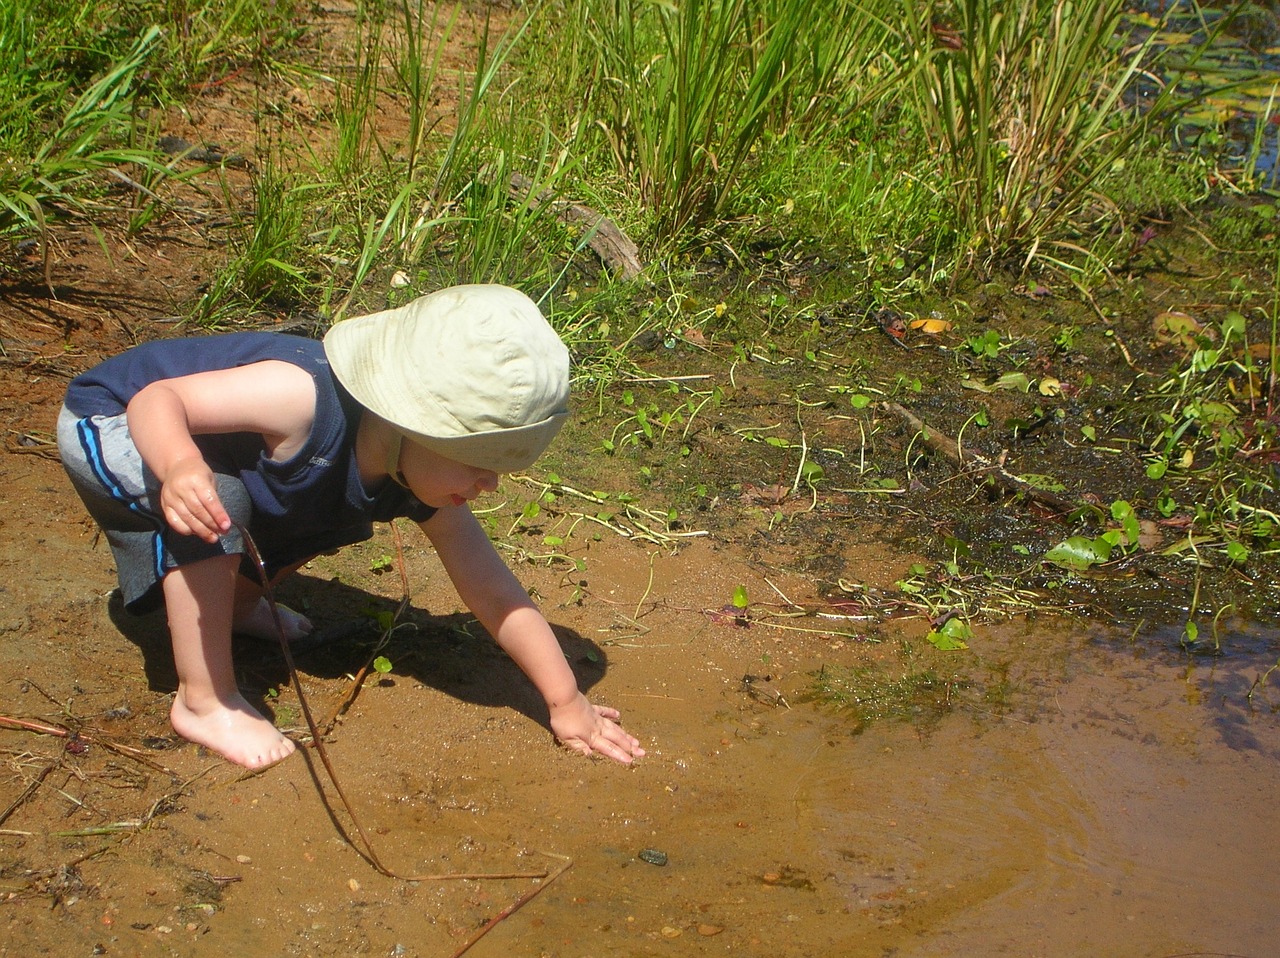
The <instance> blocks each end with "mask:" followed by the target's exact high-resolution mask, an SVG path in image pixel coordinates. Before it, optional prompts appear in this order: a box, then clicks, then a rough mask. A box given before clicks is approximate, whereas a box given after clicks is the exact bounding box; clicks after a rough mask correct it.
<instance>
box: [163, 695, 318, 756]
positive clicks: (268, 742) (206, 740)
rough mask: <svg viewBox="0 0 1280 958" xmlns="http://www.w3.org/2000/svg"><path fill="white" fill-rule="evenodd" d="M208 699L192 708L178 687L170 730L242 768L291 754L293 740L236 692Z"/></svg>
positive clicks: (170, 714) (171, 711) (171, 713)
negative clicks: (204, 703) (200, 705)
mask: <svg viewBox="0 0 1280 958" xmlns="http://www.w3.org/2000/svg"><path fill="white" fill-rule="evenodd" d="M210 702H211V705H209V706H208V707H201V708H199V709H198V710H197V709H193V708H191V707H190V706H188V705H187V703H186V702H185V701H184V699H183V694H182V689H179V690H178V694H177V695H176V696H175V697H174V700H173V707H172V708H171V709H170V710H169V721H170V722H171V723H172V725H173V730H174V731H175V732H177V733H178V734H179V735H181V736H182V737H183V738H185V739H187V740H188V741H190V742H195V743H196V744H197V745H203V746H204V747H205V748H207V749H211V750H212V751H214V752H217V753H218V754H219V755H221V756H222V757H223V758H225V759H226V760H227V761H229V762H235V764H237V765H243V766H244V767H245V768H265V767H266V766H268V765H274V764H275V763H276V762H279V761H280V760H281V759H285V758H288V757H289V756H290V755H292V754H293V750H294V748H295V746H294V744H293V742H291V741H290V740H289V739H287V738H285V737H284V736H283V735H281V734H280V732H279V730H278V729H277V728H276V727H275V726H274V725H272V724H271V722H270V721H269V720H268V719H267V718H266V716H264V715H262V714H261V713H260V712H258V711H257V710H256V709H255V708H254V707H253V706H251V705H250V704H249V703H248V702H247V701H245V699H244V696H242V695H240V694H239V693H238V692H237V693H236V694H235V695H234V696H233V697H232V698H231V699H229V700H228V701H226V702H222V701H218V700H216V699H211V700H210Z"/></svg>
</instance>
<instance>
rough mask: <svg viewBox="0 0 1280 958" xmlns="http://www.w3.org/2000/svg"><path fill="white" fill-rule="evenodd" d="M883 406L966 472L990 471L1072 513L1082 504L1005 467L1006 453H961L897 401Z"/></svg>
mask: <svg viewBox="0 0 1280 958" xmlns="http://www.w3.org/2000/svg"><path fill="white" fill-rule="evenodd" d="M881 405H882V408H884V409H885V410H886V411H888V412H891V413H893V414H894V415H895V416H897V417H898V418H899V419H901V420H902V421H903V423H905V424H906V426H907V428H908V429H910V430H911V431H912V432H914V433H915V434H916V435H918V436H919V437H920V441H921V442H923V443H924V445H925V447H926V448H928V449H931V450H933V451H934V452H936V453H939V454H940V455H942V456H945V457H946V458H947V459H948V460H950V462H951V463H952V464H953V465H955V466H956V468H958V469H960V470H961V471H963V472H967V473H969V474H986V475H989V476H990V477H991V478H992V479H993V480H994V481H995V482H996V483H997V484H998V485H1000V486H1001V487H1002V488H1004V489H1006V490H1007V491H1009V492H1013V493H1017V494H1018V495H1022V496H1026V497H1027V498H1028V499H1032V500H1034V501H1036V502H1039V503H1041V504H1043V505H1046V506H1049V507H1050V508H1051V509H1054V510H1056V511H1057V512H1062V513H1069V512H1074V511H1075V510H1076V509H1078V508H1080V504H1079V503H1075V502H1071V501H1070V500H1068V499H1064V498H1063V497H1062V496H1059V495H1057V494H1055V493H1052V492H1050V491H1049V490H1047V489H1041V488H1040V487H1039V486H1034V485H1032V484H1031V483H1029V482H1027V481H1026V480H1025V479H1021V478H1019V477H1018V476H1015V475H1014V474H1013V473H1011V472H1009V471H1008V470H1007V469H1005V467H1004V457H1003V456H1001V458H1000V460H999V461H998V462H992V461H991V460H990V459H987V458H986V457H985V456H980V455H978V454H977V453H973V452H971V453H968V454H962V453H961V451H960V443H959V442H958V441H956V440H955V439H952V438H951V437H950V436H948V435H947V434H946V433H944V432H939V431H938V430H937V429H934V428H933V427H932V426H929V425H926V424H925V423H924V422H922V421H921V420H920V419H919V418H917V417H916V416H915V415H914V414H912V413H911V412H910V411H908V410H907V409H905V408H903V407H902V406H900V405H898V404H897V403H896V402H887V403H882V404H881Z"/></svg>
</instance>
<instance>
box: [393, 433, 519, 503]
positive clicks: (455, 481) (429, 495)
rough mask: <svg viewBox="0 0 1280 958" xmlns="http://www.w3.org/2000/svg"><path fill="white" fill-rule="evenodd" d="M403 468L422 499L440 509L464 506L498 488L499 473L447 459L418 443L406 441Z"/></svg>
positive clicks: (415, 491) (401, 464)
mask: <svg viewBox="0 0 1280 958" xmlns="http://www.w3.org/2000/svg"><path fill="white" fill-rule="evenodd" d="M400 471H401V474H402V475H403V476H404V481H405V484H406V485H408V487H409V489H410V491H412V492H413V494H414V495H415V496H417V497H418V501H419V502H422V503H423V504H424V505H428V506H433V507H435V508H437V509H440V508H443V507H444V506H460V505H462V504H463V503H466V502H469V501H470V500H472V499H474V498H476V497H477V496H479V495H480V494H481V493H485V492H493V490H495V489H497V488H498V474H497V473H496V472H494V471H492V470H490V469H480V468H477V467H476V466H467V465H464V464H463V463H460V462H455V461H454V460H452V459H446V458H445V457H444V456H442V455H440V454H439V453H438V452H433V451H432V450H430V449H428V448H427V447H426V446H420V445H418V444H417V443H416V442H406V443H405V444H404V449H403V451H402V452H401V453H400Z"/></svg>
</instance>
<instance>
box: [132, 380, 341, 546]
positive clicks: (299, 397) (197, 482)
mask: <svg viewBox="0 0 1280 958" xmlns="http://www.w3.org/2000/svg"><path fill="white" fill-rule="evenodd" d="M315 402H316V393H315V384H314V383H313V382H312V380H311V375H310V374H309V373H308V372H307V371H306V370H304V369H301V368H300V367H298V366H294V365H293V364H292V363H286V362H279V361H276V360H269V361H266V362H260V363H252V364H250V365H248V366H240V367H237V368H234V369H222V370H217V371H214V372H207V373H196V374H195V375H191V376H181V377H178V378H176V379H163V380H160V381H158V382H154V383H152V384H151V385H149V386H147V387H146V388H144V389H142V390H140V391H139V392H138V394H137V395H135V396H134V397H133V399H132V400H131V401H130V403H129V408H128V417H129V434H130V436H131V437H132V438H133V442H134V445H136V446H137V447H138V452H139V453H140V454H141V455H142V459H143V461H144V462H145V463H146V464H147V466H148V467H149V468H150V469H151V471H152V472H154V473H155V474H156V477H157V478H158V479H159V480H160V482H161V484H162V485H161V489H160V506H161V508H162V509H163V511H164V517H165V519H166V520H167V521H168V523H169V525H170V526H172V527H173V529H174V531H176V532H179V533H181V534H183V535H195V536H199V537H200V538H201V539H204V540H206V541H207V542H215V541H217V539H218V536H219V535H221V534H222V533H224V532H226V531H227V529H228V528H230V525H231V520H230V518H229V517H228V516H227V513H226V510H225V509H224V508H223V506H222V503H221V502H220V501H219V499H218V493H217V489H216V488H215V485H214V478H213V472H212V470H211V469H210V468H209V466H208V464H207V463H206V462H205V461H204V457H203V456H202V455H201V454H200V450H199V448H198V447H197V446H196V444H195V441H194V440H193V439H192V438H191V437H192V436H198V435H201V434H208V433H224V432H256V433H259V434H261V435H262V437H263V441H264V442H265V443H266V447H267V454H268V455H271V456H274V457H275V458H277V459H285V458H287V457H288V456H289V455H292V453H293V452H296V451H297V449H298V448H300V447H301V444H302V443H303V441H305V439H306V437H307V435H308V433H309V432H310V431H311V423H312V420H313V418H314V416H315Z"/></svg>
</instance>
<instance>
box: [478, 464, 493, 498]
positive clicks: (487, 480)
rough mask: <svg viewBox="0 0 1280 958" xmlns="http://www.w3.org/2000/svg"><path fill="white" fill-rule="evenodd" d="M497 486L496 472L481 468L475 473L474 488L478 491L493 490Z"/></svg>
mask: <svg viewBox="0 0 1280 958" xmlns="http://www.w3.org/2000/svg"><path fill="white" fill-rule="evenodd" d="M497 488H498V474H497V473H496V472H491V471H489V470H488V469H482V470H481V471H480V472H479V473H478V474H477V475H476V489H477V491H479V492H493V491H494V490H495V489H497Z"/></svg>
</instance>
